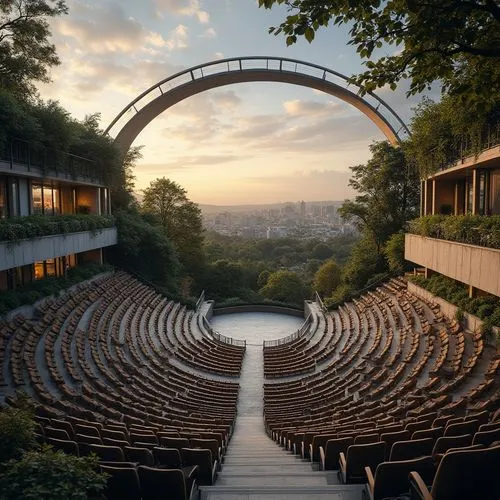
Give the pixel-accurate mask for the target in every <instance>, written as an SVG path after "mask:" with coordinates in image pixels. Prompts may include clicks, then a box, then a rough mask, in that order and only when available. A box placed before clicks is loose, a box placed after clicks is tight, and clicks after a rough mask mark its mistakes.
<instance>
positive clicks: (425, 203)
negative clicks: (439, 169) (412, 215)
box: [422, 179, 428, 215]
mask: <svg viewBox="0 0 500 500" xmlns="http://www.w3.org/2000/svg"><path fill="white" fill-rule="evenodd" d="M427 197H428V189H427V179H426V180H424V210H423V214H422V215H427Z"/></svg>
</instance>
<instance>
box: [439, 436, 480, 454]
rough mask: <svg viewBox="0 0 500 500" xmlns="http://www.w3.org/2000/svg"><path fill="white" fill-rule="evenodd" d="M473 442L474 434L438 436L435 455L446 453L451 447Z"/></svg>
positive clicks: (460, 446)
mask: <svg viewBox="0 0 500 500" xmlns="http://www.w3.org/2000/svg"><path fill="white" fill-rule="evenodd" d="M471 444H472V435H471V434H464V435H463V436H443V437H440V438H438V440H437V441H436V444H435V445H434V448H433V449H432V454H433V455H438V454H440V453H446V452H447V451H448V450H449V449H450V448H463V447H465V446H470V445H471Z"/></svg>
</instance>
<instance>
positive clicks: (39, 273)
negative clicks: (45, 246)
mask: <svg viewBox="0 0 500 500" xmlns="http://www.w3.org/2000/svg"><path fill="white" fill-rule="evenodd" d="M44 277H45V269H44V265H43V261H40V262H35V279H36V280H41V279H43V278H44Z"/></svg>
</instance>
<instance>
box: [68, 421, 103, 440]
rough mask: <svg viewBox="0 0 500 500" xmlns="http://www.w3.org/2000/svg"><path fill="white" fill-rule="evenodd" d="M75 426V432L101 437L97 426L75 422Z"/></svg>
mask: <svg viewBox="0 0 500 500" xmlns="http://www.w3.org/2000/svg"><path fill="white" fill-rule="evenodd" d="M73 428H74V429H75V434H83V435H85V436H95V437H98V438H101V434H100V433H99V430H98V429H97V428H96V427H93V426H90V425H83V424H75V425H74V426H73Z"/></svg>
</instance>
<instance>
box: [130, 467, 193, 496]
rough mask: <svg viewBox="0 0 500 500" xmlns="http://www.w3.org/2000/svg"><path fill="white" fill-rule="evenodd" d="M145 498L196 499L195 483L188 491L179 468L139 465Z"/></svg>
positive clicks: (138, 470)
mask: <svg viewBox="0 0 500 500" xmlns="http://www.w3.org/2000/svg"><path fill="white" fill-rule="evenodd" d="M137 472H138V474H139V481H140V484H141V490H142V499H143V500H163V499H166V498H168V499H169V500H189V499H190V498H193V499H194V492H193V490H194V489H195V485H193V488H192V490H191V491H190V492H189V494H188V491H187V487H186V480H185V478H184V474H183V473H182V471H181V470H179V469H156V468H154V467H146V466H143V465H141V466H139V467H138V469H137Z"/></svg>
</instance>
